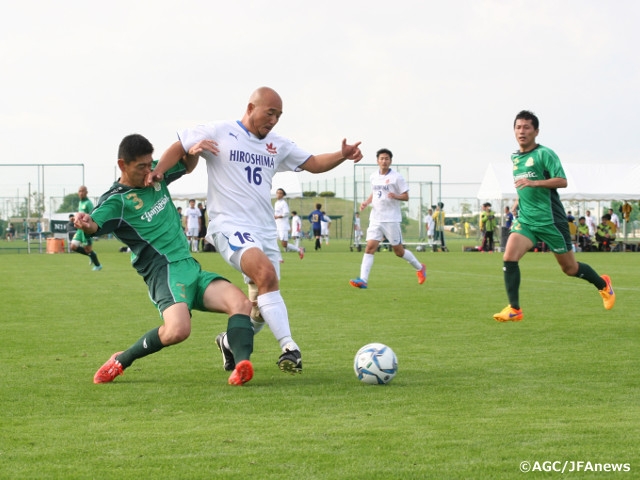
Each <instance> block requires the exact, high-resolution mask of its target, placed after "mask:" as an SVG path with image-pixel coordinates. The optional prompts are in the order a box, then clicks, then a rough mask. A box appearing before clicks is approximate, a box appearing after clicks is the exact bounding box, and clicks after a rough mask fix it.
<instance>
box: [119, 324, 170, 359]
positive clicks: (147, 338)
mask: <svg viewBox="0 0 640 480" xmlns="http://www.w3.org/2000/svg"><path fill="white" fill-rule="evenodd" d="M159 329H160V327H156V328H154V329H153V330H150V331H148V332H147V333H145V334H144V335H143V336H142V337H141V338H140V340H138V341H137V342H136V343H134V344H133V345H131V346H130V347H129V348H128V349H127V350H126V351H124V352H122V353H121V354H120V355H118V358H117V360H118V361H119V362H120V364H121V365H122V367H123V368H127V367H129V366H130V365H131V364H132V363H133V362H134V361H135V360H137V359H139V358H142V357H146V356H147V355H151V354H152V353H156V352H157V351H159V350H162V349H163V348H164V345H163V344H162V342H161V341H160V336H159V335H158V330H159Z"/></svg>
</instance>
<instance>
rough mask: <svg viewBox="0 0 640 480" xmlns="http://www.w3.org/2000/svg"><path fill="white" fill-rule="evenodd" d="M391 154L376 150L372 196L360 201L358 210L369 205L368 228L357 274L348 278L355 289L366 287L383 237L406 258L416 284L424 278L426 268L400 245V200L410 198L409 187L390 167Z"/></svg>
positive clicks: (401, 256)
mask: <svg viewBox="0 0 640 480" xmlns="http://www.w3.org/2000/svg"><path fill="white" fill-rule="evenodd" d="M392 158H393V154H392V153H391V150H388V149H386V148H381V149H380V150H378V151H377V152H376V161H377V162H378V167H379V170H378V171H377V172H374V173H372V174H371V189H372V192H371V195H369V198H367V199H366V200H365V201H364V202H362V203H361V204H360V210H364V209H365V208H367V206H368V205H371V207H372V208H371V216H370V217H369V228H368V229H367V246H366V247H365V250H364V255H363V257H362V264H361V266H360V277H358V278H354V279H352V280H350V281H349V283H350V284H351V286H353V287H356V288H367V282H368V280H369V272H371V267H373V255H374V254H375V253H376V251H377V250H378V246H379V245H380V242H381V241H382V240H383V239H384V238H386V239H387V240H388V241H389V243H390V244H391V246H392V248H393V252H394V253H395V254H396V255H397V256H398V257H400V258H403V259H405V260H406V261H407V262H408V263H410V264H411V266H412V267H413V268H415V269H416V275H418V283H419V284H420V285H422V284H423V283H424V281H425V280H426V278H427V268H426V267H425V265H424V264H422V263H420V262H419V261H418V259H417V258H416V257H415V255H414V254H413V253H411V252H410V251H409V250H405V248H404V245H402V230H401V228H400V223H401V222H402V212H401V211H400V202H406V201H407V200H409V186H408V185H407V182H406V181H405V179H404V178H403V177H402V175H400V174H399V173H398V172H396V171H395V170H391V161H392Z"/></svg>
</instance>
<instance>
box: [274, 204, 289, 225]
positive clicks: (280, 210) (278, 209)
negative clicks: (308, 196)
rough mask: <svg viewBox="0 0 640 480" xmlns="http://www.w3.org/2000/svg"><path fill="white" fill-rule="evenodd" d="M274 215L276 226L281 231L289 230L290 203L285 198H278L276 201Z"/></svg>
mask: <svg viewBox="0 0 640 480" xmlns="http://www.w3.org/2000/svg"><path fill="white" fill-rule="evenodd" d="M273 215H274V216H275V217H282V218H276V226H277V227H278V231H279V232H288V231H289V204H288V203H287V201H286V200H285V199H284V198H283V199H281V200H276V203H274V204H273Z"/></svg>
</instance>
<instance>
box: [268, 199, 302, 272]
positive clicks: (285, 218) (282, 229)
mask: <svg viewBox="0 0 640 480" xmlns="http://www.w3.org/2000/svg"><path fill="white" fill-rule="evenodd" d="M286 196H287V193H286V192H285V191H284V189H282V188H279V189H277V190H276V201H275V203H274V204H273V217H274V218H275V219H276V229H277V230H278V240H280V243H281V244H282V248H284V251H285V252H297V253H298V255H300V260H302V259H303V258H304V249H303V248H300V247H297V246H295V245H292V244H290V243H289V204H288V203H287V201H286V200H285V199H284V197H286Z"/></svg>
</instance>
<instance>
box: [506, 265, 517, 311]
mask: <svg viewBox="0 0 640 480" xmlns="http://www.w3.org/2000/svg"><path fill="white" fill-rule="evenodd" d="M502 270H503V271H504V286H505V287H506V289H507V298H508V299H509V305H511V308H515V309H516V310H518V309H519V308H520V267H519V266H518V262H504V266H503V267H502Z"/></svg>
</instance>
